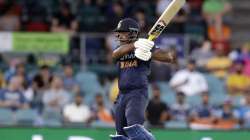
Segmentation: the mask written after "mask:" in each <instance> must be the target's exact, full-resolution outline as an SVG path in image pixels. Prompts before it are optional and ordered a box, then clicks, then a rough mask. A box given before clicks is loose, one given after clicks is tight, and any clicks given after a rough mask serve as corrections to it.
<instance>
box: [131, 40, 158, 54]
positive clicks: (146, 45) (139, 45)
mask: <svg viewBox="0 0 250 140" xmlns="http://www.w3.org/2000/svg"><path fill="white" fill-rule="evenodd" d="M154 45H155V43H154V42H153V41H150V40H148V39H145V38H139V39H138V40H137V41H136V42H135V43H134V46H135V48H136V49H140V50H142V51H144V52H149V51H151V49H152V48H153V47H154Z"/></svg>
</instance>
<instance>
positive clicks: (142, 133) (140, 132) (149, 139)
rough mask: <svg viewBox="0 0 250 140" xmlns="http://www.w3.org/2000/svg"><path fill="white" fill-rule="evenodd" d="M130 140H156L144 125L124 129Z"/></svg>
mask: <svg viewBox="0 0 250 140" xmlns="http://www.w3.org/2000/svg"><path fill="white" fill-rule="evenodd" d="M123 129H124V131H125V132H126V134H127V135H128V137H129V139H130V140H155V138H154V136H153V135H152V134H151V133H150V132H149V131H148V130H146V129H145V128H144V127H143V126H142V125H139V124H135V125H132V126H128V127H124V128H123Z"/></svg>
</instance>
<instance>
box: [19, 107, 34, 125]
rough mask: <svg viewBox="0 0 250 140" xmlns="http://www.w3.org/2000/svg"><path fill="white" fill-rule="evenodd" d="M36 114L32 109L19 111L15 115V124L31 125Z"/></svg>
mask: <svg viewBox="0 0 250 140" xmlns="http://www.w3.org/2000/svg"><path fill="white" fill-rule="evenodd" d="M37 116H38V114H37V112H36V111H35V110H32V109H20V110H17V111H16V113H15V118H16V123H17V124H18V125H33V124H34V123H35V120H36V118H37Z"/></svg>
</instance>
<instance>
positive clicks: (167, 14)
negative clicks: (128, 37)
mask: <svg viewBox="0 0 250 140" xmlns="http://www.w3.org/2000/svg"><path fill="white" fill-rule="evenodd" d="M185 2H186V0H173V1H172V2H171V3H170V4H169V5H168V7H167V8H166V10H165V11H164V12H163V13H162V14H161V16H160V17H159V19H158V20H157V22H156V23H155V24H154V26H153V27H152V28H151V30H150V31H149V32H148V36H149V37H148V39H149V40H155V39H156V38H157V37H158V36H159V35H160V34H161V33H162V31H163V30H164V29H165V28H166V26H167V25H168V24H169V22H170V21H171V20H172V19H173V17H174V16H175V15H176V14H177V13H178V11H179V10H180V9H181V8H182V7H183V5H184V4H185Z"/></svg>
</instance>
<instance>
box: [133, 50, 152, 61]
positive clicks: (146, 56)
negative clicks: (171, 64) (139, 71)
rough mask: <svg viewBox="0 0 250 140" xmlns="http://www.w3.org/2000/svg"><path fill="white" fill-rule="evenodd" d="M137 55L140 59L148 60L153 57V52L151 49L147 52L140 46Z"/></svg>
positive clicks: (136, 51)
mask: <svg viewBox="0 0 250 140" xmlns="http://www.w3.org/2000/svg"><path fill="white" fill-rule="evenodd" d="M135 56H136V58H138V59H140V60H143V61H148V60H149V59H150V58H151V56H152V53H151V52H150V51H147V52H145V51H143V50H141V49H139V48H138V49H135Z"/></svg>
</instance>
